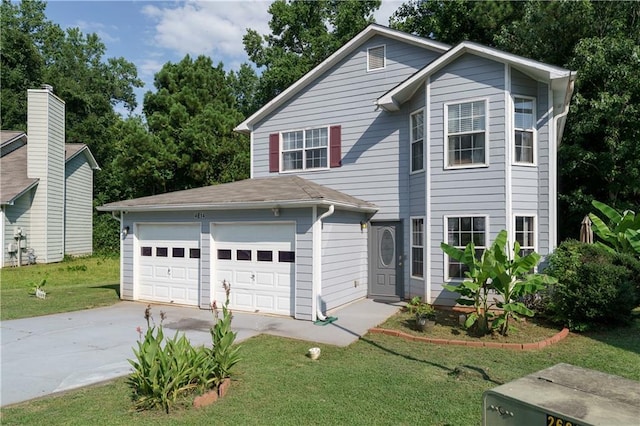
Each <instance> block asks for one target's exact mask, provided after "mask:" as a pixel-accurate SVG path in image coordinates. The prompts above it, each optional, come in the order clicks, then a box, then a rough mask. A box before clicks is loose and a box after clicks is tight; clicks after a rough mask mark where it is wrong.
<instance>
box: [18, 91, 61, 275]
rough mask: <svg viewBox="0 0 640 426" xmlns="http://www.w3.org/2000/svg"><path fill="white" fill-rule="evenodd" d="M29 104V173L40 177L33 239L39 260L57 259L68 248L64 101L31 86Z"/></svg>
mask: <svg viewBox="0 0 640 426" xmlns="http://www.w3.org/2000/svg"><path fill="white" fill-rule="evenodd" d="M27 104H28V106H27V109H28V112H27V117H28V119H27V121H28V123H27V132H28V135H29V139H28V147H29V150H28V155H27V157H28V160H27V163H28V164H27V170H28V172H27V173H28V176H29V177H31V178H39V179H40V182H39V183H38V189H37V191H36V194H35V197H34V200H33V205H32V208H31V224H32V226H31V232H32V234H33V237H32V243H33V248H34V249H35V252H36V255H37V256H38V262H42V263H50V262H57V261H61V260H62V258H63V250H64V247H63V245H64V242H63V239H64V230H63V228H64V138H65V136H64V135H65V133H64V132H65V129H64V126H65V113H64V102H62V101H61V100H60V99H58V98H57V97H56V96H54V95H53V94H51V93H49V92H47V91H44V90H29V91H28V102H27Z"/></svg>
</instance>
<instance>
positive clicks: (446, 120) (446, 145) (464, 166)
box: [443, 98, 489, 170]
mask: <svg viewBox="0 0 640 426" xmlns="http://www.w3.org/2000/svg"><path fill="white" fill-rule="evenodd" d="M474 102H484V162H483V163H470V164H453V165H449V136H459V135H466V134H476V133H481V131H474V132H458V133H452V134H449V107H450V106H454V105H461V104H470V103H474ZM443 132H444V168H445V170H455V169H475V168H480V167H489V99H488V98H476V99H464V100H461V101H456V102H447V103H445V104H444V123H443Z"/></svg>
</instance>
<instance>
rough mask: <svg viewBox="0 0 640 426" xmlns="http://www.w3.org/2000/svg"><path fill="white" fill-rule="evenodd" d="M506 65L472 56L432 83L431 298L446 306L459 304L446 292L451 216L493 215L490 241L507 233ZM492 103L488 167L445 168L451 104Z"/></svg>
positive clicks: (447, 68) (437, 75)
mask: <svg viewBox="0 0 640 426" xmlns="http://www.w3.org/2000/svg"><path fill="white" fill-rule="evenodd" d="M504 74H505V73H504V65H503V64H502V63H499V62H495V61H491V60H489V59H485V58H482V57H479V56H474V55H470V54H466V55H463V56H461V57H460V58H458V59H456V60H455V61H453V62H451V63H450V64H448V65H447V66H445V67H444V68H442V69H441V70H439V71H438V72H436V73H435V74H434V75H433V76H431V83H430V84H431V85H430V108H431V110H430V129H429V136H430V147H429V150H428V153H429V154H428V159H429V161H430V164H431V193H430V195H431V216H430V217H429V218H428V223H429V226H430V227H431V241H430V242H428V243H429V244H430V247H431V259H430V260H431V271H432V273H431V279H432V283H431V298H432V302H433V303H435V304H440V305H451V304H454V303H455V298H456V295H455V294H454V293H451V292H448V291H445V290H443V288H442V283H444V280H445V273H444V272H445V271H444V256H443V252H442V250H441V249H440V243H441V242H442V241H446V235H445V231H446V228H445V224H444V218H445V216H449V217H456V216H476V215H478V216H488V220H489V240H492V239H493V238H494V237H495V236H496V234H497V233H498V232H499V231H500V230H501V229H506V220H507V218H506V217H505V215H506V214H505V212H506V204H505V196H506V181H505V161H506V157H505V155H506V151H505V149H506V147H505V137H504V132H505V113H504V109H505V92H504V89H505V82H504ZM477 99H486V100H487V110H486V111H487V113H488V114H489V121H488V123H489V124H488V144H489V165H488V167H478V168H466V169H456V170H445V169H444V150H445V149H446V148H445V147H446V143H447V141H446V126H445V123H444V114H445V112H444V108H445V104H450V103H458V102H466V101H469V100H477Z"/></svg>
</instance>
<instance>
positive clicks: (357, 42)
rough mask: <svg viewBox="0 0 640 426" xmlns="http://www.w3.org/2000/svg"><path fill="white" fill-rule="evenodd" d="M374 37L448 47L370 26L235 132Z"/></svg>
mask: <svg viewBox="0 0 640 426" xmlns="http://www.w3.org/2000/svg"><path fill="white" fill-rule="evenodd" d="M376 35H383V36H385V37H389V38H392V39H395V40H399V41H403V42H405V43H409V44H413V45H415V46H420V47H423V48H425V49H429V50H434V51H436V52H439V53H443V52H446V51H447V50H448V49H449V48H450V46H449V45H447V44H444V43H440V42H437V41H433V40H429V39H426V38H423V37H417V36H414V35H411V34H407V33H404V32H402V31H397V30H393V29H391V28H388V27H384V26H382V25H377V24H371V25H369V26H368V27H367V28H365V29H364V30H362V31H361V32H360V33H359V34H358V35H356V36H355V37H354V38H352V39H351V40H349V41H348V42H347V43H346V44H345V45H344V46H342V47H341V48H340V49H338V50H336V51H335V52H334V53H333V54H332V55H331V56H329V57H328V58H327V59H325V60H324V61H322V62H321V63H320V64H319V65H318V66H316V67H315V68H313V69H312V70H311V71H309V72H308V73H306V74H305V75H304V76H302V77H301V78H300V79H299V80H298V81H296V82H295V83H293V84H292V85H291V86H289V87H288V88H287V89H286V90H284V91H283V92H282V93H280V94H279V95H278V96H276V97H275V98H273V99H272V100H271V101H269V102H268V103H267V104H266V105H264V106H263V107H262V108H260V109H259V110H258V111H256V112H255V113H254V114H253V115H251V116H250V117H249V118H247V119H246V120H244V121H243V122H242V123H240V124H239V125H238V126H236V128H235V129H234V130H235V131H236V132H240V133H249V132H251V130H252V129H253V126H254V125H255V124H256V123H257V122H259V121H260V120H262V119H263V118H265V117H266V116H267V115H269V114H270V113H272V112H273V111H275V110H276V109H277V108H278V107H279V106H281V105H282V104H284V103H285V102H286V101H287V100H289V99H291V98H292V97H293V96H294V95H296V94H297V93H298V92H300V91H301V90H302V89H304V88H305V87H307V86H308V85H309V84H310V83H312V82H313V81H315V80H316V79H318V78H319V77H320V76H322V75H323V74H324V73H325V72H327V71H328V70H329V69H330V68H331V67H333V66H334V65H336V64H337V63H338V62H340V61H341V60H342V59H344V58H345V57H347V56H348V55H349V54H351V53H352V52H353V51H355V50H356V49H357V48H358V47H359V46H361V45H362V44H363V43H364V42H366V41H367V40H369V39H371V38H372V37H374V36H376Z"/></svg>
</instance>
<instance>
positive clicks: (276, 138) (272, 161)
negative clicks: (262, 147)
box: [269, 133, 280, 173]
mask: <svg viewBox="0 0 640 426" xmlns="http://www.w3.org/2000/svg"><path fill="white" fill-rule="evenodd" d="M279 171H280V134H279V133H272V134H270V135H269V172H272V173H273V172H275V173H278V172H279Z"/></svg>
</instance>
